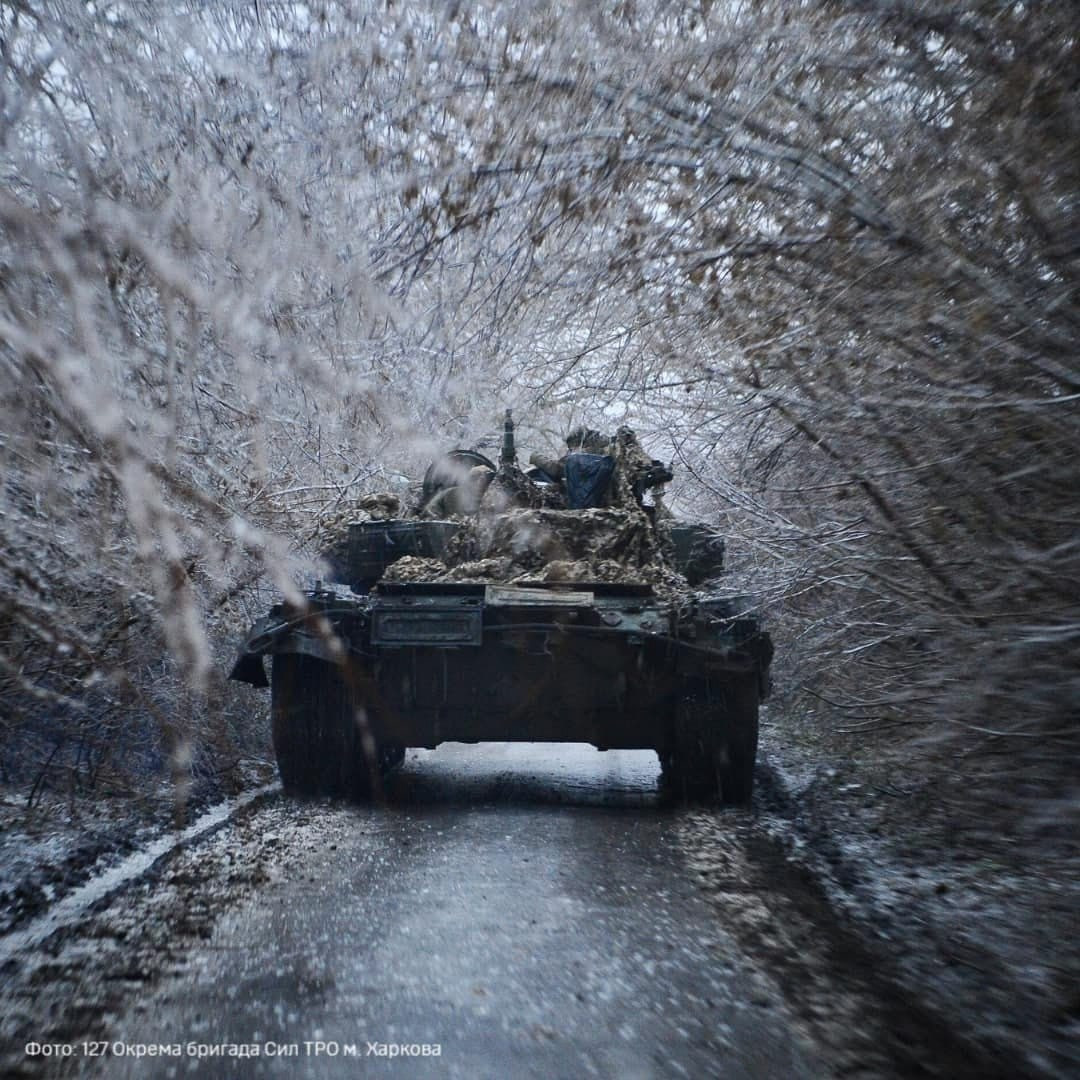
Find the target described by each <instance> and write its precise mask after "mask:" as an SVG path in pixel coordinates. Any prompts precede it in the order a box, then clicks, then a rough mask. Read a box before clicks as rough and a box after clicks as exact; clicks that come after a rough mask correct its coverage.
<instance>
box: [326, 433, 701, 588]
mask: <svg viewBox="0 0 1080 1080" xmlns="http://www.w3.org/2000/svg"><path fill="white" fill-rule="evenodd" d="M589 434H590V435H592V436H593V441H592V442H591V443H590V444H589V446H588V449H589V450H590V451H596V452H600V453H605V454H607V455H609V456H610V457H611V458H613V459H614V471H613V473H612V476H611V481H610V484H609V486H608V488H607V491H606V492H605V494H604V498H603V500H602V501H603V504H604V505H602V506H598V507H593V508H589V509H582V510H566V509H556V508H553V507H552V503H553V502H554V503H558V504H561V505H563V506H565V499H564V497H563V494H562V493H561V488H560V486H559V485H540V484H535V483H533V481H532V480H530V479H529V477H527V476H526V475H525V473H524V472H522V470H521V469H520V468H518V466H517V465H514V464H503V465H500V466H499V468H498V470H497V472H492V470H490V469H487V468H485V467H470V468H467V469H464V468H463V467H462V466H459V471H460V470H463V471H461V476H460V478H457V477H455V479H454V481H453V486H451V487H449V488H444V489H443V490H441V491H439V492H438V493H437V494H436V495H435V497H434V498H431V499H429V501H428V502H427V503H426V504H424V505H422V506H421V505H418V506H416V507H415V508H413V510H412V511H411V512H410V515H409V516H413V517H437V518H443V519H445V518H450V519H452V520H454V521H456V522H457V523H458V524H459V525H460V531H459V532H458V533H457V535H456V536H455V537H454V538H453V539H452V540H451V541H450V543H449V545H448V548H447V550H446V552H445V555H444V557H443V559H441V560H440V559H433V558H420V557H417V556H406V557H403V558H401V559H398V560H397V561H396V562H394V563H392V564H391V565H390V566H389V567H388V568H387V570H386V571H385V573H384V574H383V577H382V580H383V581H386V582H388V583H389V582H422V581H430V582H490V583H493V584H498V583H501V584H519V585H527V584H537V585H540V584H550V583H554V582H582V583H585V582H617V583H623V584H647V585H651V586H652V587H653V589H654V591H655V592H656V593H657V594H658V595H661V596H663V597H666V598H673V597H677V596H682V595H685V594H687V593H688V592H689V591H690V587H689V585H688V584H687V581H686V579H685V578H684V577H683V576H682V575H680V574H678V573H676V572H675V571H674V570H673V569H672V568H671V565H670V562H669V557H668V556H669V543H668V540H667V528H666V525H667V521H668V519H669V515H668V513H667V511H666V510H665V508H664V506H663V504H662V501H661V498H660V491H659V490H658V489H657V488H656V487H655V485H656V484H657V482H658V481H657V480H656V479H655V478H653V479H649V477H650V474H652V475H653V477H655V472H656V468H657V466H660V463H659V462H656V461H653V460H652V459H651V458H649V457H648V455H647V454H645V452H644V451H643V450H642V448H641V445H640V444H639V443H638V441H637V438H636V436H635V435H634V433H633V431H631V430H630V429H629V428H620V429H619V430H618V431H617V432H616V434H615V436H614V438H610V439H609V438H607V437H606V436H601V435H600V434H599V433H597V432H591V433H589ZM568 443H569V439H568ZM465 464H466V465H467V464H468V462H466V463H465ZM548 469H550V470H551V471H553V472H555V473H559V472H560V469H561V466H559V465H558V463H548ZM670 475H671V474H670V473H667V476H666V478H667V479H670ZM646 487H652V488H653V495H652V498H653V504H654V505H653V507H651V508H650V509H649V510H648V511H647V510H646V509H645V508H644V507H643V505H642V493H643V491H644V490H645V489H646ZM391 500H393V501H392V503H391ZM358 509H359V510H360V513H359V514H357V515H356V517H355V519H359V520H376V519H386V518H393V517H395V516H396V514H397V512H398V509H399V507H398V504H397V500H396V499H395V498H394V497H393V496H380V495H369V496H366V497H365V498H364V499H363V500H361V502H360V504H359V506H358ZM355 519H354V520H355ZM337 548H340V549H341V550H340V553H339V554H340V555H344V554H345V553H346V551H347V545H345V541H344V540H343V541H342V542H341V543H339V544H338V545H337V547H332V548H331V549H330V550H329V551H327V553H326V554H327V557H328V558H331V559H333V558H334V556H335V553H337Z"/></svg>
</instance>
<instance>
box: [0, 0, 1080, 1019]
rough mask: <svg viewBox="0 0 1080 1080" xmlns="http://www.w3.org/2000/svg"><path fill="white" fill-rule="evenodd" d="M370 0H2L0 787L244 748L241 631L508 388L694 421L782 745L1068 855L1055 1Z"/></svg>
mask: <svg viewBox="0 0 1080 1080" xmlns="http://www.w3.org/2000/svg"><path fill="white" fill-rule="evenodd" d="M387 7H388V6H387V5H384V4H374V3H372V4H367V3H360V4H337V3H325V4H323V3H317V4H316V3H313V4H307V5H285V4H282V5H276V4H238V3H219V4H211V5H206V4H201V3H189V2H187V0H176V2H175V3H167V4H164V5H162V4H160V3H149V2H146V0H128V2H117V3H108V2H103V3H94V4H76V3H73V2H67V0H52V2H49V0H40V2H34V0H31V2H26V3H16V4H9V5H6V6H5V7H4V8H3V10H2V11H0V373H2V374H0V734H2V740H0V782H2V783H3V784H4V785H5V791H6V792H7V793H8V797H9V800H10V801H12V802H14V800H25V801H27V802H29V803H34V802H35V801H37V800H39V799H41V798H44V797H45V796H46V795H47V794H48V795H49V796H50V797H53V798H55V797H58V796H62V797H63V798H65V799H78V798H82V797H83V796H93V797H97V796H103V795H118V796H123V797H133V796H138V795H140V794H144V793H145V792H146V791H147V790H148V789H149V788H151V787H154V786H155V785H157V784H158V783H159V782H162V781H164V782H167V784H168V787H169V790H170V791H171V792H173V793H174V794H176V793H180V794H181V795H182V797H183V798H187V797H188V796H189V794H190V793H191V792H192V791H193V790H196V791H197V790H199V787H200V785H203V787H205V788H206V790H221V789H223V788H228V787H230V786H233V787H235V786H240V785H242V784H243V783H245V782H248V781H249V779H250V776H251V775H252V772H251V770H252V768H254V767H255V766H256V765H258V763H259V762H265V761H266V759H267V758H268V754H269V749H268V746H267V730H266V719H265V715H264V714H265V701H264V699H263V698H262V697H260V696H258V695H257V694H256V693H255V692H252V691H249V690H247V689H246V688H235V687H230V685H229V684H227V683H226V682H225V680H224V678H223V675H224V674H225V673H226V672H227V669H228V665H229V663H230V659H231V657H230V653H231V650H232V647H233V644H234V642H235V639H236V636H237V635H238V634H239V633H241V632H242V631H243V629H244V628H245V627H246V626H247V625H248V624H249V623H250V622H251V621H252V620H253V618H255V617H257V616H258V615H259V614H261V613H262V612H263V611H264V610H265V609H266V608H267V606H268V604H269V602H270V599H271V597H272V596H273V595H274V594H275V593H276V592H278V591H285V592H287V591H288V590H290V589H294V588H295V587H296V583H303V582H305V581H308V582H310V581H312V580H314V579H315V578H317V577H318V576H319V573H320V571H319V567H318V563H317V561H316V556H317V553H318V551H319V550H320V549H321V547H322V546H323V545H324V544H325V542H326V540H327V538H328V537H329V536H331V535H332V534H333V530H334V528H335V525H336V524H337V523H340V522H341V521H342V520H343V519H347V518H348V516H349V513H350V510H351V507H352V506H353V505H354V503H355V500H356V498H357V497H358V496H359V495H361V494H362V493H365V492H368V491H373V490H390V491H394V492H396V493H398V494H401V495H407V492H408V484H409V482H410V480H415V479H417V478H418V477H419V476H420V475H421V474H422V470H423V468H424V466H425V464H426V462H427V461H428V460H429V458H430V457H431V455H432V454H433V453H434V452H435V451H437V450H440V449H444V448H446V447H448V446H452V445H468V444H470V443H473V442H475V441H476V440H477V439H479V438H480V437H482V436H483V435H484V434H485V433H487V432H489V431H490V430H491V429H492V428H493V427H494V426H495V425H496V424H497V422H498V419H499V418H500V417H501V415H502V410H504V409H505V408H507V407H510V408H513V410H514V413H515V417H516V418H517V420H518V425H519V427H518V430H519V440H520V441H522V442H523V443H527V444H528V445H529V446H530V448H535V449H541V450H547V451H552V450H556V449H557V447H558V444H559V441H560V438H561V435H562V434H563V433H564V432H565V431H567V430H568V429H569V428H570V427H572V426H573V425H575V424H578V423H583V422H584V423H588V424H590V425H592V426H604V425H606V426H609V427H614V426H616V425H617V424H619V423H628V424H630V425H631V426H632V427H634V428H635V429H636V430H637V432H638V434H639V436H640V437H641V439H642V442H643V443H644V444H645V446H646V447H647V449H648V450H649V451H650V452H651V453H652V454H653V455H654V456H656V457H657V458H661V459H664V460H670V461H671V462H672V463H673V467H674V470H675V472H676V481H675V483H674V484H673V485H672V487H671V491H670V498H669V502H670V504H671V505H672V507H673V508H674V509H675V510H676V512H678V513H680V514H683V515H685V516H688V517H696V518H700V519H702V520H707V521H712V522H715V523H716V524H717V525H718V526H719V527H720V528H721V529H722V530H723V532H724V533H725V534H726V535H727V537H728V550H729V552H730V554H731V557H732V579H731V580H732V585H733V586H734V587H735V588H737V589H738V590H739V591H750V592H753V593H756V594H757V595H759V596H760V597H761V598H762V601H763V603H764V605H765V608H766V610H767V612H768V614H769V617H770V619H771V622H772V628H773V632H774V636H775V638H776V640H777V646H778V650H777V653H778V658H777V662H776V664H775V667H774V670H775V675H776V680H777V697H776V699H775V701H774V704H773V705H772V706H771V717H772V725H773V736H772V737H773V738H774V740H776V742H777V743H778V744H782V746H780V745H778V747H777V749H778V751H781V757H783V760H784V762H787V763H789V764H791V762H792V761H794V764H792V765H791V767H792V768H795V769H796V770H797V769H798V768H799V767H803V766H805V765H806V762H808V761H810V762H813V767H814V768H820V769H821V770H825V769H829V768H838V769H840V770H841V771H842V772H844V770H847V772H844V776H845V777H847V778H848V779H850V780H851V783H853V784H856V785H863V786H864V787H865V788H866V789H871V788H873V789H874V790H882V786H883V785H884V789H887V791H888V792H889V795H888V798H889V799H890V800H891V801H890V802H889V804H888V807H889V808H888V811H887V812H885V811H881V813H882V814H883V815H884V818H885V819H887V822H888V824H887V829H888V830H890V831H892V832H897V831H899V835H905V834H904V833H903V830H904V829H906V828H910V829H912V830H913V832H912V833H911V835H912V836H915V837H917V838H918V840H917V843H919V844H922V843H923V842H924V840H925V842H926V844H927V848H926V850H927V852H928V857H936V856H933V853H934V852H939V851H941V850H943V849H944V848H946V847H948V846H949V845H950V844H951V843H953V842H954V841H955V842H960V843H963V844H966V845H975V848H976V849H977V850H978V851H982V852H986V853H987V856H986V857H987V858H988V859H989V860H990V862H991V863H994V861H995V860H998V861H1001V860H1004V863H1005V864H1006V865H1008V866H1011V867H1014V868H1015V867H1016V866H1018V865H1020V861H1019V860H1020V856H1019V855H1018V854H1016V853H1017V852H1018V851H1020V849H1021V848H1023V849H1024V855H1023V860H1022V861H1023V865H1024V866H1025V867H1026V868H1027V869H1026V870H1025V874H1030V880H1031V881H1037V880H1038V879H1039V875H1040V873H1042V871H1043V870H1045V869H1046V867H1053V868H1054V869H1053V873H1052V880H1053V881H1059V880H1067V879H1068V878H1069V875H1070V873H1071V871H1070V870H1068V869H1067V868H1069V867H1074V865H1075V857H1076V847H1075V835H1076V827H1077V824H1078V812H1077V811H1078V807H1080V792H1078V790H1077V780H1076V775H1077V774H1076V762H1077V756H1078V755H1077V750H1078V740H1080V726H1078V723H1077V702H1078V701H1080V648H1078V644H1080V541H1078V536H1080V532H1078V525H1080V521H1078V511H1077V505H1076V496H1075V492H1076V490H1077V486H1078V484H1077V471H1078V466H1077V455H1076V446H1077V443H1078V441H1080V409H1078V402H1080V371H1078V369H1077V339H1078V334H1077V331H1078V327H1080V307H1078V303H1077V300H1078V296H1077V289H1078V272H1080V262H1078V260H1080V233H1078V224H1077V223H1078V221H1080V216H1078V206H1077V201H1078V198H1080V153H1078V150H1080V139H1078V130H1077V129H1078V125H1080V101H1078V94H1080V84H1078V83H1077V81H1076V71H1077V69H1078V60H1080V38H1078V36H1077V32H1076V26H1075V19H1074V16H1073V12H1072V11H1071V9H1069V8H1068V7H1067V6H1055V5H1024V4H1015V5H1011V4H1007V3H980V2H968V3H962V4H957V5H941V4H933V3H921V2H916V0H897V2H890V3H876V4H875V3H869V4H855V3H853V4H845V3H829V2H824V0H821V2H817V0H813V2H807V3H803V4H799V5H792V4H790V3H786V2H780V0H776V2H773V0H763V2H761V3H755V4H717V3H710V2H708V0H701V3H670V4H669V3H665V2H663V0H653V2H643V3H636V4H635V3H623V2H621V0H620V2H617V3H615V2H613V3H608V4H582V5H579V6H569V7H568V6H567V5H548V4H543V3H541V4H535V5H516V4H486V5H480V6H474V5H458V4H447V3H442V2H440V3H431V4H428V3H414V4H408V5H399V6H394V5H390V6H389V10H387ZM785 755H788V756H785ZM790 755H794V757H793V758H792V757H790ZM795 759H797V760H795ZM799 762H802V766H800V764H799ZM852 770H854V772H851V771H852ZM848 773H851V776H848ZM821 775H825V774H824V773H822V774H821ZM822 812H823V813H826V814H827V813H828V812H829V811H828V809H827V808H825V809H823V811H822ZM873 812H874V813H878V811H877V810H874V811H873ZM920 830H929V833H925V832H921V831H920ZM927 835H929V836H930V839H929V840H926V836H927ZM1040 860H1043V862H1040ZM1040 867H1042V870H1041V869H1040ZM1046 873H1050V871H1049V870H1047V871H1046ZM1025 880H1028V878H1025ZM1043 880H1051V878H1046V877H1045V876H1044V878H1043ZM1067 1008H1068V1007H1067ZM1071 1008H1072V1009H1073V1010H1075V1002H1073V1004H1072V1006H1071ZM1069 1015H1072V1017H1073V1021H1075V1012H1073V1013H1072V1014H1068V1013H1067V1010H1066V1014H1065V1016H1064V1019H1062V1018H1060V1017H1059V1018H1058V1019H1057V1020H1055V1021H1054V1022H1059V1020H1060V1022H1062V1023H1064V1022H1066V1021H1067V1020H1068V1016H1069Z"/></svg>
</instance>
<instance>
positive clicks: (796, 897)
mask: <svg viewBox="0 0 1080 1080" xmlns="http://www.w3.org/2000/svg"><path fill="white" fill-rule="evenodd" d="M657 771H658V769H657V763H656V758H655V756H654V755H653V754H651V753H638V752H615V751H611V752H607V753H600V752H598V751H595V750H592V749H591V748H588V747H565V746H562V747H544V746H536V745H528V746H520V745H519V746H510V745H503V744H491V745H485V746H479V747H477V746H455V745H448V746H444V747H442V748H440V749H439V750H437V751H432V752H413V753H410V755H409V759H408V761H407V762H406V765H405V767H404V768H403V769H402V770H401V772H400V773H399V774H398V775H397V776H396V777H395V778H394V780H393V782H392V783H391V785H390V786H389V788H388V792H387V800H386V802H385V803H384V804H382V805H379V806H374V807H352V806H345V805H341V804H331V803H295V802H292V801H290V800H287V799H285V798H284V797H281V796H272V797H269V798H266V799H263V800H261V801H258V802H256V803H253V804H252V805H250V806H249V807H247V808H246V809H244V810H242V811H240V812H239V813H238V814H237V815H236V816H235V818H234V819H233V820H231V821H230V822H228V823H227V824H226V825H224V826H223V827H221V828H219V829H218V831H216V832H215V833H213V835H211V836H206V837H202V838H200V839H198V840H196V841H193V842H191V843H188V844H186V845H184V846H183V847H182V848H181V849H180V850H178V851H177V852H176V853H175V854H174V855H173V856H171V857H168V858H165V859H162V860H160V862H159V864H158V865H157V866H156V867H155V869H154V870H153V871H152V872H151V873H149V874H148V875H146V876H145V877H143V878H142V879H140V880H139V881H138V882H136V883H134V884H132V885H131V886H129V887H127V888H126V889H124V890H122V891H121V892H120V893H118V894H116V895H114V896H113V897H112V898H111V899H103V900H102V901H101V902H100V903H99V904H98V905H97V907H96V909H94V910H91V911H89V912H87V913H86V914H85V915H83V916H81V917H80V918H79V919H78V920H77V921H74V922H73V923H72V925H70V926H68V927H67V928H66V929H61V930H59V931H58V932H57V933H55V934H54V935H53V936H52V937H51V938H50V939H49V940H48V942H46V943H45V945H43V946H40V947H39V948H38V949H37V950H35V951H34V952H33V955H30V954H29V953H28V954H27V955H25V956H21V957H15V958H12V959H10V960H9V962H8V964H7V965H6V966H5V968H4V969H3V972H2V974H3V979H4V982H3V988H2V999H0V1005H2V1011H3V1012H4V1013H5V1019H4V1020H3V1029H2V1030H3V1036H4V1043H5V1047H4V1049H5V1056H4V1059H3V1061H2V1062H0V1065H2V1066H5V1067H8V1068H11V1069H13V1070H15V1071H16V1073H17V1074H23V1075H28V1076H29V1075H41V1074H46V1075H89V1076H107V1077H116V1076H120V1077H123V1076H131V1077H135V1076H139V1077H146V1076H169V1075H177V1076H180V1075H188V1074H189V1072H194V1073H195V1074H198V1075H215V1076H216V1075H221V1074H222V1073H232V1072H235V1074H236V1075H252V1076H255V1075H265V1076H296V1075H299V1076H308V1077H324V1076H327V1077H329V1076H343V1075H352V1074H355V1072H356V1071H357V1061H356V1059H357V1058H360V1059H362V1065H363V1071H364V1072H365V1073H367V1072H373V1073H376V1074H378V1073H381V1072H384V1071H385V1072H387V1073H394V1074H395V1075H399V1076H410V1077H412V1076H429V1075H430V1076H449V1077H470V1078H473V1077H493V1078H494V1077H500V1078H502V1077H518V1076H520V1077H532V1076H535V1077H579V1076H601V1077H604V1076H619V1077H642V1078H645V1077H668V1076H689V1077H705V1076H723V1077H725V1078H738V1077H800V1076H802V1077H821V1076H828V1075H838V1074H840V1073H843V1074H844V1075H847V1076H867V1077H869V1076H882V1075H920V1074H921V1075H948V1076H965V1075H970V1076H975V1075H988V1074H987V1073H986V1072H985V1071H984V1070H983V1068H982V1067H981V1066H979V1063H977V1062H975V1061H973V1060H971V1059H970V1058H968V1057H966V1056H965V1054H964V1053H963V1051H962V1049H961V1050H958V1048H956V1047H954V1046H951V1045H949V1044H948V1040H947V1032H946V1030H945V1028H944V1026H942V1025H937V1026H935V1023H934V1021H933V1018H928V1017H925V1016H922V1015H921V1014H919V1013H918V1011H917V1010H915V1011H912V1008H913V1007H911V1008H909V1007H907V1006H906V1004H905V1003H903V1002H898V1001H896V1000H891V999H888V993H887V991H882V988H881V987H880V986H878V985H876V984H875V983H874V977H873V973H872V972H869V971H864V970H863V968H865V967H867V965H868V964H869V963H870V960H869V959H868V958H867V957H866V956H864V955H862V954H860V953H859V952H858V949H857V948H855V947H854V946H853V950H854V951H851V950H847V948H846V941H847V939H846V938H845V937H844V935H843V933H842V931H841V930H839V929H837V928H835V927H829V926H822V925H820V924H821V923H822V921H823V920H826V919H827V918H828V916H827V913H825V912H823V911H821V910H818V909H817V908H816V907H815V905H814V903H813V902H812V901H811V900H808V899H807V897H806V896H805V895H803V892H802V890H803V888H804V885H803V883H800V882H799V881H798V880H797V879H795V878H793V877H791V876H790V875H788V874H786V873H785V871H784V868H783V866H782V865H780V864H779V863H778V862H777V861H776V855H775V852H771V851H770V850H769V849H767V847H765V846H763V845H762V842H761V838H760V837H758V836H757V835H756V833H755V830H754V823H753V815H752V814H749V813H745V812H729V813H724V814H720V815H714V816H711V817H710V818H709V827H708V828H706V829H705V830H704V832H703V829H702V821H701V815H700V814H695V813H693V812H687V811H683V810H676V809H672V808H669V807H665V806H664V805H662V804H661V802H660V800H659V797H658V795H657V784H656V780H657ZM702 836H705V838H706V839H705V840H702ZM718 867H720V868H721V872H719V873H718V870H717V868H718ZM27 1044H31V1045H32V1046H39V1047H40V1050H39V1052H38V1053H36V1054H34V1053H30V1054H27V1053H26V1046H27ZM46 1048H51V1049H48V1050H47V1049H46ZM162 1048H164V1049H163V1050H162ZM65 1055H66V1056H65Z"/></svg>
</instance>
